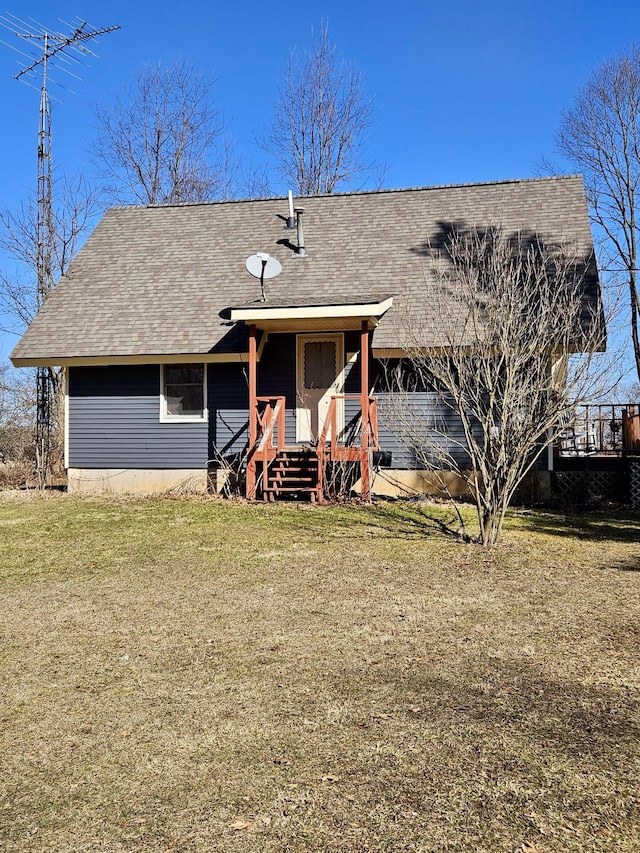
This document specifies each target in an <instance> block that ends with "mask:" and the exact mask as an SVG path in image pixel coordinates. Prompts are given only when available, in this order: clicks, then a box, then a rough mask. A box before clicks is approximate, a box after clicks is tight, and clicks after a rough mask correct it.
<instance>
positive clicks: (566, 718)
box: [349, 640, 640, 771]
mask: <svg viewBox="0 0 640 853" xmlns="http://www.w3.org/2000/svg"><path fill="white" fill-rule="evenodd" d="M636 641H637V640H636ZM452 663H453V661H452ZM439 665H441V664H439ZM433 670H434V662H427V661H425V662H424V663H420V664H419V665H414V666H412V667H411V668H410V669H409V671H408V672H406V671H405V672H399V673H387V675H386V684H385V690H384V695H389V692H392V693H393V695H395V696H396V697H397V698H398V700H399V704H401V703H402V701H403V700H404V701H405V702H408V704H411V703H415V706H420V711H419V712H418V714H417V715H416V713H415V709H412V710H411V712H410V713H409V714H408V715H407V716H408V717H410V718H415V717H416V716H417V717H418V718H420V717H421V718H422V719H423V720H424V721H425V724H427V725H429V727H433V728H436V729H438V730H440V732H441V733H444V732H448V733H451V732H453V733H454V736H455V737H456V738H458V739H460V741H467V740H468V739H469V738H471V739H474V740H475V739H477V742H478V743H481V741H483V740H487V741H488V742H493V743H494V744H495V745H496V746H495V748H496V749H497V748H498V746H499V747H500V748H502V747H503V746H504V745H505V743H508V742H509V741H510V740H512V742H513V743H517V744H518V753H519V756H522V755H525V754H527V752H528V751H529V750H531V751H533V752H537V753H538V754H539V755H542V754H545V755H546V754H548V755H549V756H551V755H552V754H553V753H554V752H555V753H556V754H561V755H562V756H564V757H567V756H568V757H571V758H573V759H574V760H575V761H576V763H578V764H580V763H582V761H583V760H584V761H598V763H599V764H600V763H601V762H606V763H607V765H608V766H609V767H611V768H615V767H618V766H625V765H629V767H630V768H631V767H633V766H636V763H637V754H638V747H637V744H638V742H639V741H638V739H639V738H640V725H639V724H638V712H639V711H640V695H639V693H638V691H637V690H633V689H631V688H627V689H625V690H621V689H614V688H612V687H609V686H608V685H606V684H586V683H584V682H580V681H578V680H575V679H571V678H566V679H562V678H557V679H556V678H552V677H550V676H547V675H546V674H545V673H543V672H542V671H541V670H540V668H539V667H538V666H537V665H536V664H535V663H534V662H528V661H521V660H511V661H508V660H504V659H501V660H499V661H497V660H492V659H490V658H487V657H484V656H477V657H476V656H472V657H471V658H470V659H468V660H466V661H464V662H463V664H462V665H460V664H459V663H458V665H457V666H455V665H454V666H453V667H452V668H451V669H450V675H449V676H446V677H445V676H441V675H438V674H436V673H434V671H433ZM371 675H372V673H369V674H368V677H367V676H365V678H364V679H363V677H362V673H360V674H359V675H358V678H354V677H353V673H352V674H350V675H349V683H350V684H351V690H353V689H354V688H355V685H358V687H357V688H355V689H362V690H363V691H364V692H366V691H368V692H369V693H370V694H371V695H376V693H378V692H379V690H380V680H384V679H385V676H384V674H382V673H380V675H379V677H378V678H377V679H374V682H373V683H372V679H371ZM376 682H377V683H376ZM389 688H391V691H390V690H389ZM402 713H403V712H402V711H401V710H400V711H398V712H396V714H397V715H400V714H402ZM497 733H500V735H499V736H498V735H497ZM505 735H506V736H507V737H506V738H505ZM519 756H515V757H514V760H519ZM545 760H546V759H545ZM601 769H602V770H603V771H606V768H605V767H604V765H602V764H601Z"/></svg>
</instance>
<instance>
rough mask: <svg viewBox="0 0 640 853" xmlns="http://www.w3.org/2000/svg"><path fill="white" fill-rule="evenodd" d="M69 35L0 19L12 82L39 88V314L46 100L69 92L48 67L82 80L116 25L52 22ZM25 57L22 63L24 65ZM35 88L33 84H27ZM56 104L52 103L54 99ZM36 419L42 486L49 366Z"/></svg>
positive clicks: (44, 259)
mask: <svg viewBox="0 0 640 853" xmlns="http://www.w3.org/2000/svg"><path fill="white" fill-rule="evenodd" d="M58 20H59V21H60V23H61V24H63V25H64V26H65V27H66V28H68V29H69V30H70V31H69V32H68V33H66V34H65V33H63V32H59V31H52V30H49V29H47V28H46V27H44V26H43V25H42V24H40V23H38V21H36V20H34V19H33V18H27V20H26V21H25V20H22V19H21V18H18V17H16V16H15V15H11V14H9V13H7V14H6V15H0V26H3V27H4V28H5V29H7V30H9V31H10V32H12V33H13V34H14V35H15V36H17V37H18V38H20V39H23V40H24V41H25V42H26V45H25V46H26V48H27V50H19V49H18V48H17V47H15V46H14V45H12V44H8V43H7V42H5V41H2V40H1V39H0V42H1V43H2V44H4V45H6V46H7V47H9V48H11V49H12V50H14V51H16V53H18V54H20V55H21V56H22V57H23V60H22V61H21V62H20V64H21V65H22V66H23V67H22V68H21V69H20V71H18V73H17V74H15V75H14V79H15V80H20V81H21V82H23V83H27V85H29V86H31V87H32V88H34V89H36V90H37V89H39V90H40V112H39V120H38V191H37V216H36V275H37V287H36V308H37V309H38V310H39V309H40V308H41V307H42V305H43V304H44V301H45V299H46V298H47V297H48V296H49V294H50V293H51V291H52V290H53V287H54V282H53V276H52V254H53V246H54V242H55V234H54V228H53V212H52V179H51V101H50V98H49V84H51V83H53V84H55V85H59V86H61V88H63V89H65V90H66V91H68V92H69V93H70V94H74V92H73V91H72V90H71V89H69V88H67V87H66V86H64V85H63V84H60V83H58V82H57V81H55V80H54V79H52V77H51V76H50V69H54V70H55V71H56V72H60V73H62V74H66V75H68V76H70V77H72V78H74V79H76V80H81V79H82V78H81V77H79V76H78V74H76V73H75V71H76V70H77V67H78V66H79V65H86V64H87V63H86V59H87V57H96V58H97V54H96V53H94V51H93V50H92V49H91V48H90V47H89V46H88V45H89V44H90V43H95V42H96V41H97V39H98V36H101V35H105V34H106V33H111V32H113V31H114V30H119V29H120V27H119V26H113V27H103V28H102V29H95V28H94V27H91V26H90V25H89V24H88V23H87V22H86V21H83V20H81V19H80V18H77V19H76V20H75V22H73V23H67V22H66V21H63V20H61V19H58ZM25 59H26V63H25ZM34 80H35V81H36V82H38V81H39V85H34V82H33V81H34ZM54 100H58V99H54ZM36 378H37V417H36V466H37V470H38V482H39V486H40V488H44V487H45V485H46V481H47V475H48V469H49V451H50V446H51V419H52V417H51V416H52V406H51V404H52V399H53V392H54V385H55V377H54V374H53V372H52V371H51V369H50V368H45V367H39V368H37V377H36Z"/></svg>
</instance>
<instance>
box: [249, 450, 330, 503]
mask: <svg viewBox="0 0 640 853" xmlns="http://www.w3.org/2000/svg"><path fill="white" fill-rule="evenodd" d="M262 492H263V497H264V498H265V500H269V501H274V500H276V499H277V498H278V497H289V498H292V499H295V498H296V497H298V496H299V497H302V496H305V497H309V498H311V501H312V502H313V503H315V502H316V501H319V500H320V494H319V483H318V455H317V453H316V452H315V450H314V449H313V448H301V447H284V448H282V450H279V451H278V453H277V454H276V456H275V458H274V460H273V461H272V463H271V464H270V465H269V469H268V473H267V481H266V482H265V483H263V487H262Z"/></svg>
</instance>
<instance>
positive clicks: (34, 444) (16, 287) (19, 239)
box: [0, 176, 99, 486]
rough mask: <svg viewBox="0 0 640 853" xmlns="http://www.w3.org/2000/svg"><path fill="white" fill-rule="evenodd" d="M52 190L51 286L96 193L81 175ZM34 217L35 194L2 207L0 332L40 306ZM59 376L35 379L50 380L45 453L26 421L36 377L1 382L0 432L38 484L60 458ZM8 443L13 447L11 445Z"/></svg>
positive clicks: (13, 328)
mask: <svg viewBox="0 0 640 853" xmlns="http://www.w3.org/2000/svg"><path fill="white" fill-rule="evenodd" d="M55 190H56V191H55V194H54V199H53V201H54V203H53V206H52V210H51V234H50V237H51V246H50V261H51V280H52V284H53V285H54V286H55V285H56V284H57V282H58V281H59V280H60V278H62V276H63V275H64V274H65V273H66V271H67V269H68V267H69V264H70V263H71V261H72V260H73V258H74V257H75V254H76V252H77V251H78V249H79V248H80V244H81V243H82V241H83V239H84V238H85V237H86V235H87V233H88V231H89V229H90V227H91V225H92V221H93V217H94V216H95V215H96V214H97V213H98V211H99V205H98V201H97V197H96V194H95V192H94V190H93V189H92V187H91V186H90V184H89V183H88V181H87V180H86V179H85V178H84V177H83V176H76V177H75V178H72V179H67V178H66V177H63V178H61V179H60V180H58V181H56V184H55ZM37 218H38V202H37V199H36V198H34V197H33V196H32V197H30V198H28V199H27V201H26V202H25V203H23V204H22V205H21V206H20V207H19V208H18V209H17V210H15V211H8V210H4V211H0V250H2V251H3V252H4V254H5V255H6V256H7V258H8V259H9V260H10V261H11V262H13V266H12V268H11V269H9V267H8V266H5V268H4V269H0V315H1V316H2V321H1V322H0V330H1V331H3V332H9V333H12V334H17V333H21V332H22V331H23V330H24V328H25V327H26V326H28V325H29V323H30V322H31V321H32V320H33V318H34V317H35V314H36V311H37V309H38V299H39V292H38V287H37V281H38V262H39V252H38V229H37ZM60 379H61V371H60V370H59V369H56V368H53V367H49V368H46V371H44V370H43V373H42V374H41V375H40V374H39V381H40V382H42V381H46V382H47V383H48V385H49V388H50V390H51V395H52V399H51V400H50V401H49V403H50V405H49V406H48V407H47V412H46V417H47V422H46V428H47V438H46V451H45V452H44V453H43V451H42V448H41V447H40V446H39V443H38V438H37V432H38V431H37V430H35V431H34V429H32V428H31V426H29V425H28V424H27V423H26V422H25V417H27V415H28V417H27V420H29V423H30V424H31V425H32V426H34V425H35V423H36V415H35V411H36V397H37V393H36V390H35V388H36V380H35V376H33V375H31V374H29V375H28V378H26V379H24V380H22V379H19V378H17V377H16V375H15V374H14V373H13V372H11V371H10V372H7V373H6V381H5V383H4V392H5V400H7V399H8V400H10V401H11V405H10V406H8V409H7V411H8V414H5V420H6V419H7V418H9V419H10V420H11V422H10V423H9V422H6V423H4V424H3V425H2V429H3V435H4V437H5V439H7V437H8V436H9V437H11V441H12V442H13V441H14V439H17V437H20V440H21V441H22V443H23V445H24V447H23V454H22V455H23V457H24V458H23V461H24V463H25V464H29V463H30V462H33V461H34V460H35V461H36V467H37V469H38V477H39V481H40V485H41V486H44V484H45V483H46V480H47V476H48V473H49V462H50V460H51V461H52V462H53V464H54V467H55V466H56V465H57V466H58V467H60V465H61V463H62V419H61V395H60V394H59V391H60ZM18 402H19V405H18ZM25 413H26V414H25ZM40 423H41V424H42V421H41V422H40ZM7 440H8V439H7ZM29 441H30V442H31V447H30V450H29V447H28V442H29ZM10 444H11V442H10ZM11 446H12V447H14V451H15V446H14V445H13V444H11ZM12 452H13V451H12ZM43 459H44V460H45V461H44V462H43V461H42V460H43Z"/></svg>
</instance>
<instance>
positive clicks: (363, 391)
mask: <svg viewBox="0 0 640 853" xmlns="http://www.w3.org/2000/svg"><path fill="white" fill-rule="evenodd" d="M360 409H361V411H362V458H361V462H360V482H361V483H362V486H361V489H360V495H361V497H362V500H364V501H368V500H371V482H370V477H371V474H370V471H369V427H370V425H369V323H368V321H367V320H363V321H362V330H361V332H360Z"/></svg>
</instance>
